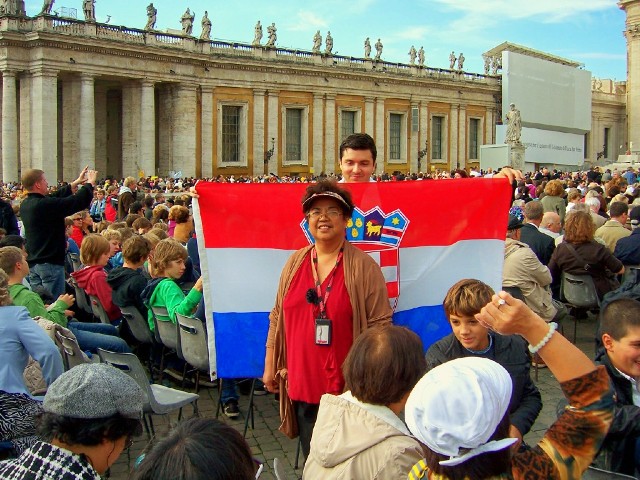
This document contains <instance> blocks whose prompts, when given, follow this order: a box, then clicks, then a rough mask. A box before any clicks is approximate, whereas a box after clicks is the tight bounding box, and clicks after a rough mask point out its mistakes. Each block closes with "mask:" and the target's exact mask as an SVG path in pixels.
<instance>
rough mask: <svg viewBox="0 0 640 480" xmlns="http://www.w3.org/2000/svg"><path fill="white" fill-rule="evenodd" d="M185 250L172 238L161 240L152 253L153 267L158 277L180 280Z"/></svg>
mask: <svg viewBox="0 0 640 480" xmlns="http://www.w3.org/2000/svg"><path fill="white" fill-rule="evenodd" d="M186 259H187V250H186V249H185V248H184V246H182V245H181V244H180V242H178V241H176V240H174V239H173V238H166V239H164V240H161V241H160V242H159V243H158V245H156V248H155V250H154V253H153V267H154V269H155V272H156V275H157V276H160V277H170V278H180V277H181V276H182V274H183V273H184V270H185V266H184V262H185V260H186Z"/></svg>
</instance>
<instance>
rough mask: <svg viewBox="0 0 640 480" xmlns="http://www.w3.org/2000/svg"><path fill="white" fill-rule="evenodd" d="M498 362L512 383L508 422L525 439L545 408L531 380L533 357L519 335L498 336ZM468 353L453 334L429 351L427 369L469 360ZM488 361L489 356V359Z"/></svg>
mask: <svg viewBox="0 0 640 480" xmlns="http://www.w3.org/2000/svg"><path fill="white" fill-rule="evenodd" d="M494 352H495V358H492V360H495V361H496V362H497V363H499V364H500V365H502V366H503V367H504V368H505V369H506V370H507V372H509V375H510V376H511V381H512V382H513V391H512V392H511V402H510V403H509V417H510V418H509V419H510V420H511V424H512V425H513V426H515V427H516V428H517V429H518V430H519V431H520V433H521V434H522V436H524V435H525V434H527V433H528V432H529V430H531V426H532V425H533V424H534V422H535V421H536V418H538V414H539V413H540V410H541V409H542V397H541V396H540V391H539V390H538V387H536V386H535V384H534V383H533V381H532V380H531V375H530V374H529V370H530V369H531V357H530V355H529V351H528V350H527V344H526V342H525V341H524V339H523V338H522V337H519V336H517V335H507V336H503V335H496V336H495V337H494ZM470 356H473V354H471V353H469V352H468V351H467V350H466V349H465V348H464V347H463V346H462V344H461V343H460V342H459V341H458V339H457V338H456V337H455V336H454V335H453V333H451V334H449V335H447V336H446V337H444V338H443V339H441V340H439V341H437V342H436V343H434V344H433V345H431V347H429V350H427V369H428V370H431V369H432V368H434V367H437V366H438V365H441V364H443V363H446V362H448V361H449V360H454V359H456V358H462V357H470ZM487 358H488V357H487Z"/></svg>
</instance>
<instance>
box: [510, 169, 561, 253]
mask: <svg viewBox="0 0 640 480" xmlns="http://www.w3.org/2000/svg"><path fill="white" fill-rule="evenodd" d="M550 183H551V182H550ZM545 198H549V197H545ZM544 213H545V212H544V211H543V208H542V204H541V202H529V203H527V204H526V205H525V206H524V218H525V220H526V223H525V224H524V225H523V226H522V229H521V230H520V241H521V242H522V243H524V244H526V245H529V247H530V248H531V250H533V253H535V255H536V257H538V260H540V263H542V265H548V264H549V260H550V259H551V255H553V250H554V249H555V243H554V241H553V238H551V237H550V236H549V235H545V234H544V233H543V232H541V231H540V230H539V228H540V224H541V223H542V217H543V215H544ZM554 213H555V212H554ZM556 215H558V214H557V213H556ZM558 216H559V215H558Z"/></svg>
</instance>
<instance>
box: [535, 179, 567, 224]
mask: <svg viewBox="0 0 640 480" xmlns="http://www.w3.org/2000/svg"><path fill="white" fill-rule="evenodd" d="M544 193H545V195H544V197H542V198H541V199H540V203H541V204H542V207H543V210H544V211H545V212H556V213H557V214H558V215H560V221H561V222H564V215H565V213H566V205H565V203H564V198H562V196H563V195H564V186H563V185H562V182H561V181H560V180H551V181H550V182H547V184H546V185H545V187H544ZM540 217H542V215H540Z"/></svg>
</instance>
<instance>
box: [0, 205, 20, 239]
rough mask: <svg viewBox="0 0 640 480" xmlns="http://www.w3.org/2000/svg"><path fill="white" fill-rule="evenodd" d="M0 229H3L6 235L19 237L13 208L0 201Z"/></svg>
mask: <svg viewBox="0 0 640 480" xmlns="http://www.w3.org/2000/svg"><path fill="white" fill-rule="evenodd" d="M0 228H4V229H5V230H6V231H7V235H20V229H19V228H18V219H17V218H16V214H15V213H13V207H12V206H11V204H10V203H7V202H5V201H4V200H0Z"/></svg>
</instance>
